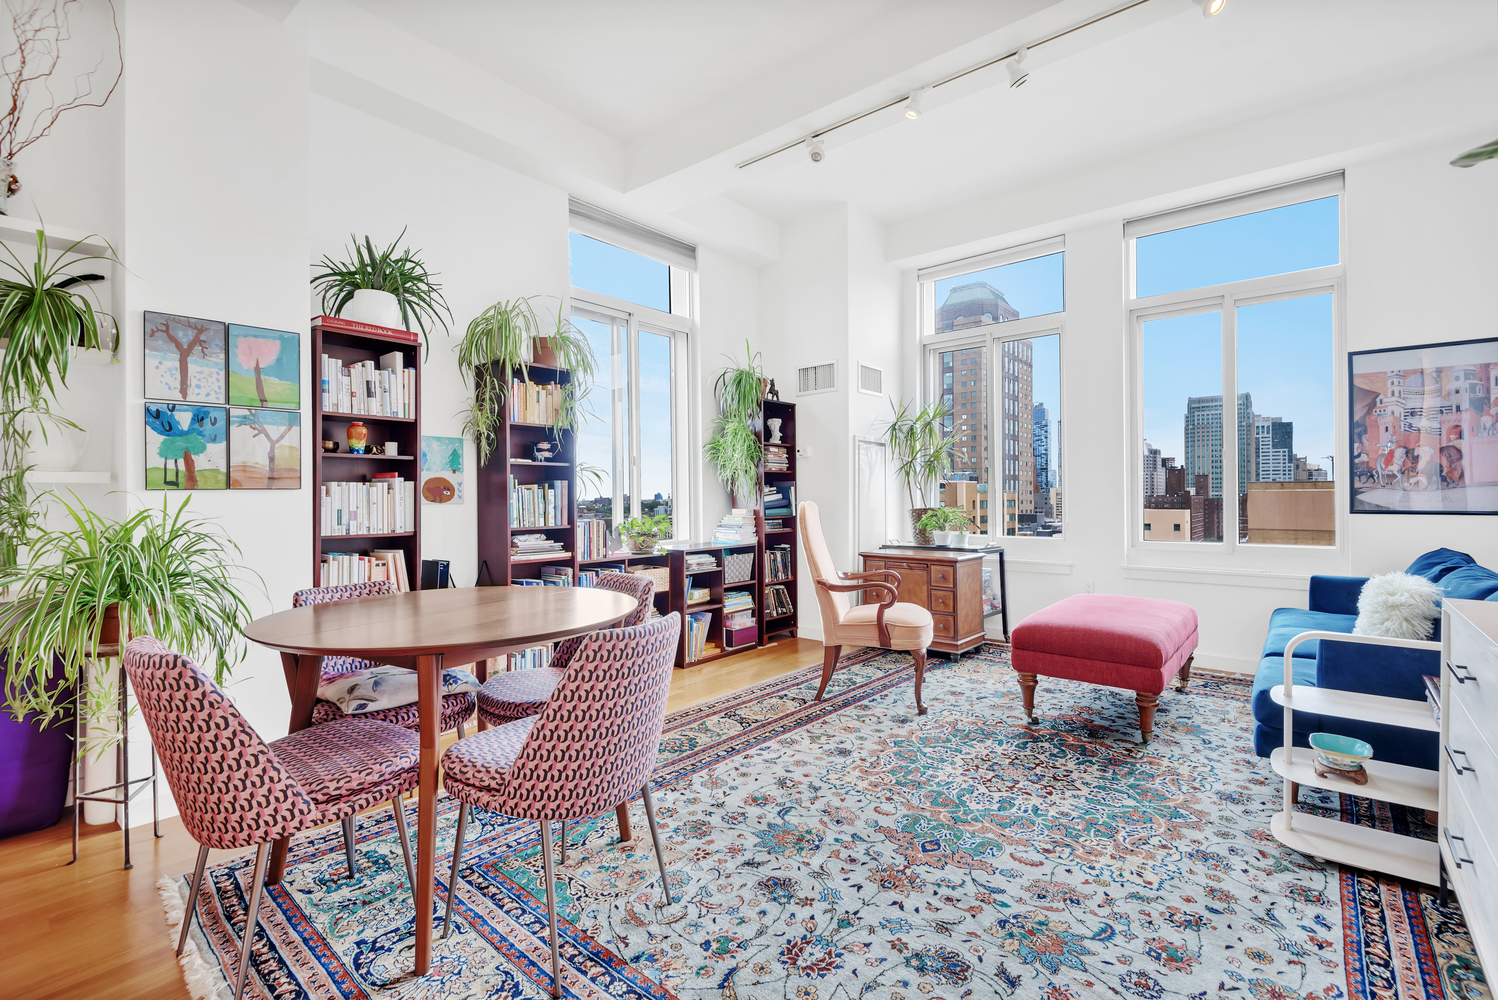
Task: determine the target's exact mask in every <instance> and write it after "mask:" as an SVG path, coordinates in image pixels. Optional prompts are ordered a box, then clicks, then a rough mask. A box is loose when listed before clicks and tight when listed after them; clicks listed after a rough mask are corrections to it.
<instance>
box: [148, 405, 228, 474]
mask: <svg viewBox="0 0 1498 1000" xmlns="http://www.w3.org/2000/svg"><path fill="white" fill-rule="evenodd" d="M227 416H228V414H227V412H226V411H225V409H224V407H222V406H203V405H200V404H193V403H147V404H146V413H145V417H146V489H148V490H222V489H225V488H227V487H228V485H229V463H228V454H227V444H228V438H229V433H228V432H229V424H228V419H227Z"/></svg>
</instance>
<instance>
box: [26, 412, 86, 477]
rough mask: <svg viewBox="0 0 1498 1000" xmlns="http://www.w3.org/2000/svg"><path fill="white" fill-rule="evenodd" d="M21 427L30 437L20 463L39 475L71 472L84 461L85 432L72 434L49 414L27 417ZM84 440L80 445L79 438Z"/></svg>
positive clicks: (83, 430) (32, 414)
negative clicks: (31, 468) (41, 473)
mask: <svg viewBox="0 0 1498 1000" xmlns="http://www.w3.org/2000/svg"><path fill="white" fill-rule="evenodd" d="M23 419H24V426H25V427H26V430H27V431H28V432H29V433H30V441H29V443H28V444H27V446H26V455H25V458H23V459H22V461H23V462H24V463H25V464H26V465H29V466H32V467H33V468H35V469H36V471H38V472H72V471H73V470H74V469H76V468H78V462H79V460H81V459H82V458H83V444H84V442H86V441H87V440H88V428H86V427H84V428H80V429H79V430H76V431H75V430H74V429H73V428H71V427H67V426H65V425H63V424H61V423H59V422H58V420H57V418H56V417H53V416H50V415H48V414H39V413H28V414H27V415H26V416H25V417H24V418H23ZM80 437H81V438H82V439H83V440H82V441H80V440H79V438H80Z"/></svg>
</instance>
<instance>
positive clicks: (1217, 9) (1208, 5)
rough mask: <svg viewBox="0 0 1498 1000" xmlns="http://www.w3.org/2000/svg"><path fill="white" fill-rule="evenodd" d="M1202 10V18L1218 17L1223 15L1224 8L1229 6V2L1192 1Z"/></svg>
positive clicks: (1215, 0) (1223, 0)
mask: <svg viewBox="0 0 1498 1000" xmlns="http://www.w3.org/2000/svg"><path fill="white" fill-rule="evenodd" d="M1191 2H1192V3H1194V4H1196V5H1197V6H1198V7H1200V8H1201V9H1202V17H1216V16H1217V15H1218V14H1221V13H1222V8H1224V7H1226V6H1227V5H1228V0H1191Z"/></svg>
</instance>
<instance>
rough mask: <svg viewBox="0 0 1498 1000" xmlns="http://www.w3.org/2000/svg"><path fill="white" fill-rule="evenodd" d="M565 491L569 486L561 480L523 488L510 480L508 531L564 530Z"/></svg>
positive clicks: (565, 523) (526, 485) (522, 484)
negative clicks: (511, 529)
mask: <svg viewBox="0 0 1498 1000" xmlns="http://www.w3.org/2000/svg"><path fill="white" fill-rule="evenodd" d="M569 487H570V484H569V483H568V481H567V480H565V479H551V480H547V481H546V482H544V483H535V484H526V483H521V482H519V481H517V480H516V479H515V477H514V476H511V477H510V527H512V528H560V527H566V525H567V497H568V492H569Z"/></svg>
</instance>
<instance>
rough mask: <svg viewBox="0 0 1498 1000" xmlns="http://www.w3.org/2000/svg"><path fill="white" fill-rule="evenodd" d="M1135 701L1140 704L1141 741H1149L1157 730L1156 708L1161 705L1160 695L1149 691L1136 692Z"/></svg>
mask: <svg viewBox="0 0 1498 1000" xmlns="http://www.w3.org/2000/svg"><path fill="white" fill-rule="evenodd" d="M1134 703H1135V704H1136V705H1138V706H1139V733H1140V735H1141V736H1143V737H1144V739H1143V740H1141V741H1140V742H1141V743H1148V742H1149V741H1150V736H1151V735H1152V734H1153V733H1154V731H1155V709H1157V708H1159V707H1160V696H1159V695H1158V694H1150V693H1149V692H1148V691H1136V692H1134Z"/></svg>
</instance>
